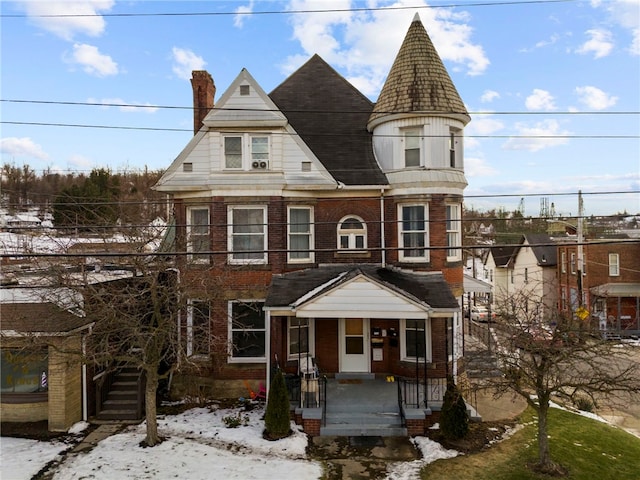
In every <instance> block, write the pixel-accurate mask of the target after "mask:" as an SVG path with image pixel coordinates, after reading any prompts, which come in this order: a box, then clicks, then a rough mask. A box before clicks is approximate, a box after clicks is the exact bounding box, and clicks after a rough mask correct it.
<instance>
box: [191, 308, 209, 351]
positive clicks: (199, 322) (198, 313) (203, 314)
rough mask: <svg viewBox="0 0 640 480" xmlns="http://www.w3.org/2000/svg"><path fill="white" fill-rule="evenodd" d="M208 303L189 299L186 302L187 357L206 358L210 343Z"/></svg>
mask: <svg viewBox="0 0 640 480" xmlns="http://www.w3.org/2000/svg"><path fill="white" fill-rule="evenodd" d="M209 327H210V316H209V303H208V302H205V301H202V300H196V299H189V300H188V302H187V355H188V356H190V357H191V356H208V355H209V346H210V342H211V332H210V330H209Z"/></svg>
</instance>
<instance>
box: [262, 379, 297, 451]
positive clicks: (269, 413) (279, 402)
mask: <svg viewBox="0 0 640 480" xmlns="http://www.w3.org/2000/svg"><path fill="white" fill-rule="evenodd" d="M264 427H265V432H264V437H265V438H267V439H268V440H278V439H280V438H284V437H288V436H289V435H290V434H291V419H290V417H289V394H288V393H287V386H286V384H285V382H284V376H283V375H282V371H281V370H278V371H277V373H276V374H275V376H274V377H273V380H272V381H271V388H270V389H269V398H268V399H267V409H266V412H265V415H264Z"/></svg>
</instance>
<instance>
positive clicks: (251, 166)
mask: <svg viewBox="0 0 640 480" xmlns="http://www.w3.org/2000/svg"><path fill="white" fill-rule="evenodd" d="M223 148H224V168H225V169H228V170H265V169H268V168H269V137H268V136H267V135H254V134H248V133H245V134H236V135H225V136H224V137H223Z"/></svg>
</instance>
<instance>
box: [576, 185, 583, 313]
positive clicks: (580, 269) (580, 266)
mask: <svg viewBox="0 0 640 480" xmlns="http://www.w3.org/2000/svg"><path fill="white" fill-rule="evenodd" d="M583 217H584V205H583V203H582V190H578V231H577V234H578V272H577V273H578V307H579V308H581V309H582V307H583V304H584V300H583V291H582V290H583V285H582V272H583V270H584V256H583V247H582V243H583V240H584V235H583V233H582V219H583Z"/></svg>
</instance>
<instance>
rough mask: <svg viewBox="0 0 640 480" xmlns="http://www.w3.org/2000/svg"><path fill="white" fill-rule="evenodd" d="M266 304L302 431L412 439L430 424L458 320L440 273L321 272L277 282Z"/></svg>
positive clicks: (449, 366)
mask: <svg viewBox="0 0 640 480" xmlns="http://www.w3.org/2000/svg"><path fill="white" fill-rule="evenodd" d="M265 305H266V306H265V309H266V311H267V313H268V315H267V317H268V318H269V323H270V333H271V339H270V342H269V345H270V350H271V352H270V358H272V359H273V362H274V365H272V366H273V367H274V368H280V369H282V370H283V372H284V373H285V378H286V380H287V385H288V387H289V391H290V399H291V402H292V409H293V411H294V412H295V418H296V420H297V421H298V423H300V424H302V425H304V428H305V431H307V432H308V433H310V434H312V435H339V434H343V435H350V436H353V435H370V434H372V433H371V432H374V431H375V432H379V433H377V435H381V436H382V435H407V434H409V435H416V434H419V433H422V432H423V431H424V428H427V427H428V426H430V425H431V424H432V423H434V422H435V421H437V412H439V410H440V407H441V405H442V398H443V396H444V391H445V388H446V376H447V375H448V374H449V375H453V374H454V373H455V372H454V370H455V368H454V366H453V365H454V363H455V361H454V359H455V358H456V353H454V350H455V348H454V344H455V341H454V335H453V328H454V319H458V318H459V315H460V312H459V305H458V302H457V301H456V299H455V297H454V296H453V294H452V293H451V290H450V288H449V286H448V284H447V283H446V282H445V281H444V278H443V277H442V275H441V274H439V273H420V274H417V273H413V272H405V271H400V270H395V269H394V270H390V269H385V268H380V267H363V266H357V267H353V266H351V267H342V268H337V267H324V268H322V267H321V268H318V269H312V270H306V271H302V272H294V273H291V274H286V275H283V276H280V277H276V278H274V281H273V283H272V285H271V287H270V290H269V295H268V298H267V300H266V303H265ZM460 350H461V349H460ZM340 432H342V433H340ZM358 432H359V433H358Z"/></svg>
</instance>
